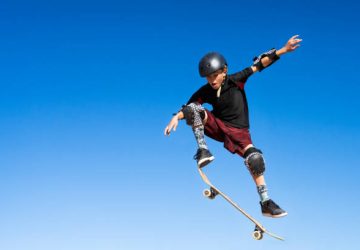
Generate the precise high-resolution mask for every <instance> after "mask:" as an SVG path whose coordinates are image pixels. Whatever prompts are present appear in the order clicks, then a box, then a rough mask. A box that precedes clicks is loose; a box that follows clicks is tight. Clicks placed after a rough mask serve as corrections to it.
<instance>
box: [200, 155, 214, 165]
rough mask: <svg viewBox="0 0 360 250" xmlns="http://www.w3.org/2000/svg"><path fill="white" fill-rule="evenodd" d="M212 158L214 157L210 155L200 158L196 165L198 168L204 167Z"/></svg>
mask: <svg viewBox="0 0 360 250" xmlns="http://www.w3.org/2000/svg"><path fill="white" fill-rule="evenodd" d="M214 159H215V157H214V156H210V157H207V158H204V159H201V160H200V161H199V162H198V167H199V168H203V167H205V166H206V165H207V164H209V163H210V162H212V161H213V160H214Z"/></svg>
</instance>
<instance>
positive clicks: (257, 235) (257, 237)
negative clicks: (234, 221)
mask: <svg viewBox="0 0 360 250" xmlns="http://www.w3.org/2000/svg"><path fill="white" fill-rule="evenodd" d="M252 236H253V237H254V239H255V240H261V239H262V238H263V234H262V232H261V231H259V230H255V231H254V232H253V233H252Z"/></svg>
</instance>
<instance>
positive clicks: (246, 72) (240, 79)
mask: <svg viewBox="0 0 360 250" xmlns="http://www.w3.org/2000/svg"><path fill="white" fill-rule="evenodd" d="M253 73H254V72H253V71H252V69H251V67H247V68H245V69H243V70H241V71H239V72H237V73H235V74H231V75H230V76H229V77H230V78H231V80H232V81H234V82H235V83H237V84H239V83H243V84H245V83H246V81H247V79H248V78H249V77H250V76H251V75H252V74H253Z"/></svg>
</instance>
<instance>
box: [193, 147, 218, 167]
mask: <svg viewBox="0 0 360 250" xmlns="http://www.w3.org/2000/svg"><path fill="white" fill-rule="evenodd" d="M194 159H195V160H196V161H197V165H198V167H199V168H202V167H205V166H206V165H207V164H209V163H210V162H212V161H213V160H214V159H215V157H214V156H213V155H212V154H211V153H210V151H209V150H207V149H204V148H199V149H198V150H197V152H196V155H194Z"/></svg>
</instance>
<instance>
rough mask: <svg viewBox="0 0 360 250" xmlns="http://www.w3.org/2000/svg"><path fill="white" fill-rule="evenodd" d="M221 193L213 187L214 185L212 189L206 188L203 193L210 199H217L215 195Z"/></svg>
mask: <svg viewBox="0 0 360 250" xmlns="http://www.w3.org/2000/svg"><path fill="white" fill-rule="evenodd" d="M218 194H219V192H218V191H216V190H215V189H213V188H212V187H210V189H205V190H204V191H203V195H204V196H205V197H207V198H209V199H210V200H213V199H215V197H216V196H217V195H218Z"/></svg>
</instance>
